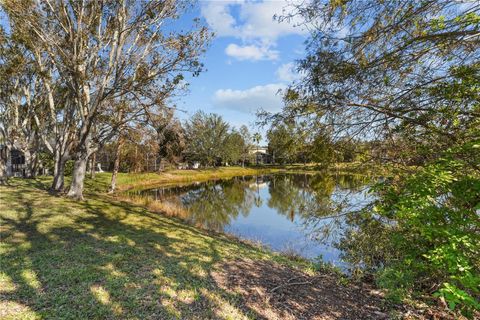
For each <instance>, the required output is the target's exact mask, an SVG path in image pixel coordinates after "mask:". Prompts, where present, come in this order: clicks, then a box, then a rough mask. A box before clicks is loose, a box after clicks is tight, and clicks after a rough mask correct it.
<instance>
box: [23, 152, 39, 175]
mask: <svg viewBox="0 0 480 320" xmlns="http://www.w3.org/2000/svg"><path fill="white" fill-rule="evenodd" d="M23 155H24V157H25V178H35V175H36V171H37V154H36V152H31V151H30V150H25V151H24V152H23Z"/></svg>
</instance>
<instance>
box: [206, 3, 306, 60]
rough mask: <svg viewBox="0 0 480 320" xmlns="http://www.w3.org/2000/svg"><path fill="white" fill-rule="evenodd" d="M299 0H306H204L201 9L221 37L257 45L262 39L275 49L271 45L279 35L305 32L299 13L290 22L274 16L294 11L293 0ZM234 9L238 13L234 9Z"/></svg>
mask: <svg viewBox="0 0 480 320" xmlns="http://www.w3.org/2000/svg"><path fill="white" fill-rule="evenodd" d="M297 1H303V0H289V1H286V0H283V1H282V0H277V1H262V2H260V1H246V0H225V1H204V2H202V6H201V12H202V15H203V17H204V18H205V20H206V21H207V23H208V24H209V26H210V27H211V28H212V29H213V31H214V32H215V33H216V35H217V36H218V37H228V36H230V37H235V38H238V39H241V40H242V42H243V47H246V46H248V47H250V46H252V44H255V46H257V47H258V43H260V44H261V46H260V47H261V48H262V49H263V50H267V51H272V52H274V50H272V48H273V47H275V44H276V40H277V39H278V38H279V37H282V36H286V35H291V34H300V35H303V34H306V29H305V28H302V27H296V25H298V24H299V23H300V22H301V20H300V17H298V16H295V17H294V18H293V19H291V20H290V21H289V22H287V21H283V22H278V21H275V20H274V16H283V15H288V14H289V13H291V10H292V9H293V6H292V4H293V3H294V2H297ZM233 9H235V12H237V14H234V13H233ZM237 9H238V10H237ZM253 57H256V56H255V55H254V56H253ZM253 60H255V59H253ZM257 60H258V59H257Z"/></svg>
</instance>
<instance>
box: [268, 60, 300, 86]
mask: <svg viewBox="0 0 480 320" xmlns="http://www.w3.org/2000/svg"><path fill="white" fill-rule="evenodd" d="M275 74H276V75H277V78H278V80H280V81H284V82H293V81H296V80H299V79H301V78H302V73H300V72H298V71H297V70H295V64H294V63H293V62H289V63H285V64H282V65H281V66H280V67H278V69H277V71H276V72H275Z"/></svg>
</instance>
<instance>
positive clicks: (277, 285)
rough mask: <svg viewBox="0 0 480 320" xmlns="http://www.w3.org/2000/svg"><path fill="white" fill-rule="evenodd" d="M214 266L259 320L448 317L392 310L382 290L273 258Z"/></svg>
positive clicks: (224, 283)
mask: <svg viewBox="0 0 480 320" xmlns="http://www.w3.org/2000/svg"><path fill="white" fill-rule="evenodd" d="M216 270H217V271H214V272H212V278H213V279H214V281H215V282H216V284H217V285H218V286H219V287H221V288H223V289H224V290H228V291H230V292H232V291H233V292H236V293H237V294H239V295H240V296H241V299H242V304H244V306H245V308H247V309H249V310H253V311H254V312H255V313H256V317H257V318H259V319H269V320H270V319H271V320H277V319H278V320H280V319H282V320H290V319H309V320H320V319H321V320H327V319H328V320H330V319H392V318H403V319H446V318H445V317H443V316H441V315H440V314H438V313H437V314H435V315H434V314H431V313H430V312H428V311H426V312H425V313H423V312H422V313H423V315H419V314H418V313H417V312H415V311H412V310H410V311H409V310H408V309H406V308H404V307H399V308H400V310H393V311H392V308H391V306H390V307H389V306H388V304H387V303H386V302H385V300H384V299H383V297H382V293H381V292H380V291H378V290H375V289H374V288H372V287H371V286H369V285H368V284H351V283H349V284H348V285H342V284H340V283H339V277H338V276H337V275H334V274H319V275H314V276H311V275H308V274H305V273H303V272H301V271H298V270H295V269H291V268H288V267H285V266H281V265H279V264H276V263H272V262H269V261H252V260H246V259H245V260H236V261H232V262H228V263H224V264H221V265H219V266H218V268H216ZM429 313H430V314H429ZM444 315H445V314H444ZM447 318H449V317H447Z"/></svg>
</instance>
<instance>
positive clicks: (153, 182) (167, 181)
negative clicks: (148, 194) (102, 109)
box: [86, 167, 285, 192]
mask: <svg viewBox="0 0 480 320" xmlns="http://www.w3.org/2000/svg"><path fill="white" fill-rule="evenodd" d="M282 171H285V169H280V168H263V167H257V168H242V167H218V168H210V169H198V170H169V171H167V172H162V173H156V172H147V173H119V174H118V177H117V187H118V190H119V191H124V190H128V189H132V188H148V187H152V186H160V185H162V186H163V185H172V184H179V183H189V182H197V181H206V180H212V179H223V178H232V177H236V176H248V175H258V174H267V173H274V172H282ZM110 179H111V173H108V172H104V173H99V174H96V175H95V180H94V181H92V180H89V179H87V180H86V186H87V188H89V189H90V190H91V191H92V190H93V191H97V192H104V191H106V190H108V188H109V186H110Z"/></svg>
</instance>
